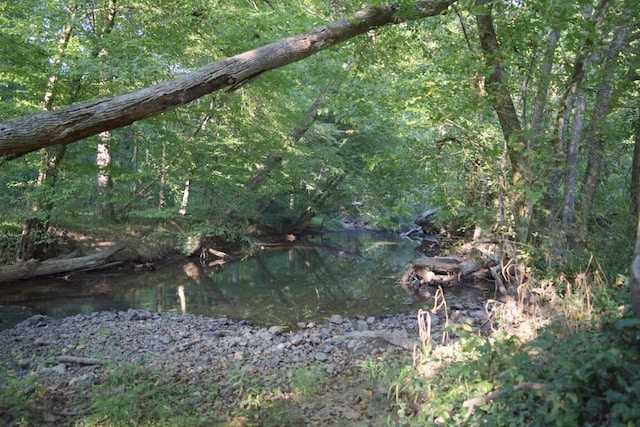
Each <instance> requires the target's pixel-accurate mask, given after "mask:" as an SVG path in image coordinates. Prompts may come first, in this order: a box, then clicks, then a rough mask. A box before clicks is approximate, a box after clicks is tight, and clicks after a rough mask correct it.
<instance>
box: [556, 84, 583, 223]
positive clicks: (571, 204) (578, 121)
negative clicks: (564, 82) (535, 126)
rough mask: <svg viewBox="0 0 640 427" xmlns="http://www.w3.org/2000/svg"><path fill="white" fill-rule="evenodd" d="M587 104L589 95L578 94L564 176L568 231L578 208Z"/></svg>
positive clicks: (564, 221)
mask: <svg viewBox="0 0 640 427" xmlns="http://www.w3.org/2000/svg"><path fill="white" fill-rule="evenodd" d="M586 106H587V97H586V95H585V94H584V93H580V94H579V96H578V104H577V106H576V109H575V112H574V115H573V126H572V131H571V138H569V147H568V149H567V170H566V172H565V178H564V203H563V209H562V212H563V213H562V222H563V223H564V227H565V230H566V231H569V230H570V229H571V227H572V226H573V217H574V213H575V208H576V195H577V193H578V188H577V184H578V151H579V148H580V140H581V138H582V131H583V128H584V110H585V108H586Z"/></svg>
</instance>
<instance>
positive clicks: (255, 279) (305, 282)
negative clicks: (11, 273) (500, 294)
mask: <svg viewBox="0 0 640 427" xmlns="http://www.w3.org/2000/svg"><path fill="white" fill-rule="evenodd" d="M416 246H417V245H416V244H415V243H414V242H411V241H408V240H406V239H401V238H400V237H399V236H397V235H395V234H390V233H376V232H371V231H341V232H333V233H326V234H323V235H321V236H318V237H316V238H313V239H309V240H307V241H306V242H299V243H294V244H291V245H286V246H279V247H272V248H264V249H263V250H259V251H257V252H256V253H255V254H254V255H253V256H251V257H246V258H245V259H242V260H237V261H231V262H227V263H226V264H224V265H222V266H217V267H207V266H205V267H203V266H201V264H200V262H199V261H198V260H190V259H183V260H179V261H174V262H171V263H167V264H163V265H160V266H159V267H158V269H157V270H155V271H149V272H141V273H134V272H132V271H121V272H102V273H98V272H95V273H86V274H78V275H72V276H71V277H70V278H68V279H67V280H64V279H56V278H46V279H39V280H30V281H21V282H18V283H15V284H4V285H1V286H0V289H1V291H0V329H4V328H8V327H11V326H13V325H15V324H16V323H18V322H20V321H22V320H24V319H26V318H28V317H29V316H32V315H34V314H46V315H49V316H53V317H63V316H69V315H74V314H81V313H85V314H86V313H91V312H94V311H102V310H127V309H129V308H136V309H145V310H149V311H157V312H184V313H193V314H202V315H205V316H211V317H219V316H227V317H229V318H232V319H236V320H239V319H245V320H248V321H250V322H252V323H257V324H262V325H274V324H277V325H294V324H295V323H296V322H309V321H315V322H322V321H324V320H325V319H327V318H328V317H329V316H331V315H332V314H340V315H343V316H348V317H353V316H356V315H365V316H379V315H383V314H397V313H408V312H410V311H411V310H412V308H418V307H423V306H425V307H428V306H429V302H428V301H427V302H425V301H417V300H416V299H415V297H413V296H411V295H410V294H408V293H407V292H406V291H405V290H404V289H403V287H402V286H400V285H399V284H398V280H397V278H398V277H400V276H401V275H402V274H403V273H404V272H405V271H406V270H407V269H408V268H409V266H410V262H411V260H412V259H413V258H414V257H415V251H414V250H415V248H416ZM486 292H488V291H487V289H486V287H485V289H483V288H482V287H476V286H473V285H472V284H471V285H469V286H462V287H458V288H457V289H452V290H450V291H448V293H450V295H451V296H452V297H453V298H454V299H455V298H467V299H469V298H470V299H478V298H481V297H482V295H483V294H484V293H486ZM447 298H448V300H449V297H447Z"/></svg>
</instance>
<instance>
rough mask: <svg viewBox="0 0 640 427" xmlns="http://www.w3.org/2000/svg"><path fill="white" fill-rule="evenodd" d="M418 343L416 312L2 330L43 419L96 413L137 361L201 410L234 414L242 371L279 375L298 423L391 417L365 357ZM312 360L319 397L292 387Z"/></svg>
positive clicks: (464, 314) (72, 321) (208, 414)
mask: <svg viewBox="0 0 640 427" xmlns="http://www.w3.org/2000/svg"><path fill="white" fill-rule="evenodd" d="M452 317H456V318H457V319H458V321H460V322H466V323H471V324H473V325H475V326H476V327H478V328H479V327H481V326H482V325H483V324H485V325H486V315H485V313H484V311H483V310H479V309H477V308H475V309H468V310H467V309H464V310H453V312H452ZM431 324H432V328H433V329H432V339H433V340H434V342H438V341H439V340H440V339H441V336H442V330H443V327H444V324H445V319H444V318H443V317H442V316H438V315H436V314H434V315H432V319H431ZM418 343H419V337H418V327H417V320H416V317H415V313H412V314H407V315H393V316H384V317H378V318H376V317H361V318H355V319H347V318H343V317H341V316H339V315H334V316H331V317H330V318H329V319H327V322H326V323H325V324H315V323H300V324H298V325H297V327H296V328H291V329H290V330H287V329H285V328H283V327H280V326H278V325H274V326H271V327H268V328H263V327H258V326H255V325H251V324H248V323H247V322H245V321H231V320H229V319H226V318H218V319H212V318H207V317H203V316H197V315H187V314H185V315H180V314H166V313H165V314H158V313H152V312H148V311H141V310H129V311H126V312H100V313H93V314H89V315H78V316H72V317H67V318H63V319H53V318H49V317H46V316H33V317H31V318H29V319H28V320H26V321H24V322H22V323H21V324H19V325H17V326H16V327H14V328H12V329H8V330H5V331H0V344H1V345H0V366H1V367H2V370H3V371H4V372H6V373H7V374H8V375H9V376H10V377H13V378H32V379H33V380H34V381H35V384H36V385H35V386H34V388H33V390H32V391H31V393H29V392H28V391H27V392H25V393H26V395H25V398H29V399H31V400H30V401H31V402H33V408H34V411H35V412H34V413H32V414H29V417H30V419H31V420H32V422H33V423H34V424H37V425H50V426H54V425H56V426H59V425H72V424H74V423H76V422H78V421H82V420H83V418H84V417H86V416H87V415H88V414H89V413H90V408H89V402H90V401H91V399H92V393H94V391H95V387H94V386H99V385H101V384H106V383H107V382H108V381H110V376H111V375H113V372H115V371H117V370H118V369H119V368H121V367H123V366H126V365H130V364H133V365H135V366H136V367H137V369H141V370H153V371H160V372H162V373H163V376H162V381H168V382H171V383H175V384H176V385H180V386H186V388H185V389H186V390H188V395H185V396H183V398H184V399H191V400H192V401H193V405H194V406H193V408H194V411H197V412H198V413H199V414H202V416H203V417H204V418H205V419H209V420H217V421H225V417H227V418H226V421H229V420H230V419H231V416H232V415H231V412H232V408H238V407H239V406H238V405H239V402H242V401H243V399H246V396H245V393H246V390H243V387H239V386H238V384H237V381H234V380H233V378H235V377H234V376H237V375H238V373H241V374H242V375H245V376H247V378H251V379H252V381H255V384H256V387H259V384H264V386H265V387H270V386H269V384H270V382H273V381H274V379H276V378H277V381H278V384H279V387H278V390H274V391H273V393H274V394H273V395H272V396H270V398H272V399H274V400H281V401H282V402H286V406H287V409H286V411H285V412H286V417H287V419H288V420H289V421H295V422H294V423H293V424H295V425H309V424H320V425H340V424H341V423H342V424H344V423H348V424H349V425H384V422H383V420H385V419H386V417H387V416H388V415H389V413H391V412H392V411H397V408H393V402H391V401H389V400H388V399H387V398H386V393H387V390H373V391H370V392H367V393H364V394H363V392H362V383H363V381H364V379H363V378H364V376H363V372H362V371H361V366H362V365H363V364H364V363H366V361H367V360H369V359H371V358H379V357H383V358H386V359H387V360H391V361H395V363H398V364H400V365H401V366H402V365H403V364H410V363H411V357H412V352H413V349H414V346H415V345H418ZM310 366H316V367H318V369H320V370H321V372H322V373H323V377H326V378H328V379H329V381H327V382H326V384H324V385H323V386H322V387H323V388H322V390H320V391H319V392H320V395H321V396H322V397H321V398H318V395H316V396H307V395H305V394H304V393H300V392H299V390H297V389H296V388H295V386H294V380H295V373H296V372H297V371H299V369H302V368H308V367H310ZM29 394H30V395H29ZM149 404H150V405H153V402H149ZM1 406H2V403H0V413H2V414H4V415H2V416H0V421H2V423H3V424H7V423H8V424H11V422H12V421H14V420H15V419H14V418H12V417H14V416H16V414H12V413H11V412H10V410H9V409H10V408H6V407H5V408H2V407H1ZM264 416H268V415H266V414H265V415H264ZM258 421H259V420H258ZM263 421H265V422H266V420H263ZM272 421H274V420H272ZM274 422H275V421H274Z"/></svg>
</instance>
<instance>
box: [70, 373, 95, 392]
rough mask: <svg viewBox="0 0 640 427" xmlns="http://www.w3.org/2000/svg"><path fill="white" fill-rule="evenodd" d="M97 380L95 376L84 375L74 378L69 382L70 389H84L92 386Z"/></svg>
mask: <svg viewBox="0 0 640 427" xmlns="http://www.w3.org/2000/svg"><path fill="white" fill-rule="evenodd" d="M97 380H98V377H96V375H95V374H84V375H80V376H79V377H74V378H71V379H70V380H69V386H70V387H74V386H75V387H78V388H80V389H85V388H88V387H90V386H91V385H93V384H94V383H95V382H96V381H97Z"/></svg>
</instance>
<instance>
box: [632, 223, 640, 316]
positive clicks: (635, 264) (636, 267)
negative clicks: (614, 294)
mask: <svg viewBox="0 0 640 427" xmlns="http://www.w3.org/2000/svg"><path fill="white" fill-rule="evenodd" d="M629 291H630V292H631V308H632V309H633V314H634V315H635V316H636V317H640V218H638V231H637V234H636V248H635V251H634V254H633V260H632V262H631V277H630V278H629Z"/></svg>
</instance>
